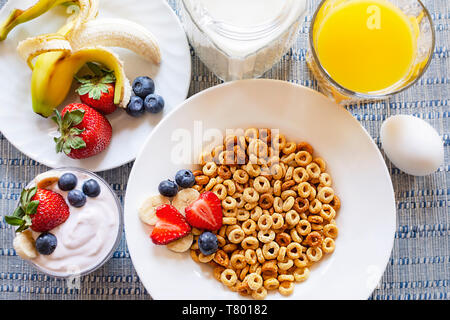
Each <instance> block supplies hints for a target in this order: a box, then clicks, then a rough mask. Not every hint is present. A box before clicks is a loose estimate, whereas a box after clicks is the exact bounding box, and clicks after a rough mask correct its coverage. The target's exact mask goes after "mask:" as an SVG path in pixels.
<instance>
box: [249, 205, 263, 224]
mask: <svg viewBox="0 0 450 320" xmlns="http://www.w3.org/2000/svg"><path fill="white" fill-rule="evenodd" d="M262 214H263V210H262V209H261V207H258V206H257V207H255V208H254V209H253V210H251V212H250V219H252V220H253V221H258V220H259V218H260V217H261V216H262Z"/></svg>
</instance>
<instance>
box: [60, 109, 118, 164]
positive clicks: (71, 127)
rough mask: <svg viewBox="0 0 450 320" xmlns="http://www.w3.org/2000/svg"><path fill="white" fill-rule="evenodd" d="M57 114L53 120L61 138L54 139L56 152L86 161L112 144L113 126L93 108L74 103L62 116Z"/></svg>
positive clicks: (63, 111)
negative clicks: (85, 159)
mask: <svg viewBox="0 0 450 320" xmlns="http://www.w3.org/2000/svg"><path fill="white" fill-rule="evenodd" d="M55 113H56V115H55V116H54V117H52V120H53V121H55V122H56V124H57V125H58V127H59V132H60V133H61V136H60V137H59V138H55V139H54V140H55V142H56V152H64V153H65V154H66V155H67V156H68V157H70V158H73V159H84V158H88V157H92V156H95V155H96V154H98V153H100V152H102V151H103V150H105V149H106V147H108V145H109V143H110V142H111V137H112V128H111V124H110V123H109V121H108V119H106V117H105V116H104V115H102V114H101V113H99V112H97V111H95V110H94V109H92V108H91V107H89V106H87V105H85V104H81V103H72V104H69V105H68V106H67V107H65V108H64V109H63V110H62V112H61V114H59V112H58V111H55Z"/></svg>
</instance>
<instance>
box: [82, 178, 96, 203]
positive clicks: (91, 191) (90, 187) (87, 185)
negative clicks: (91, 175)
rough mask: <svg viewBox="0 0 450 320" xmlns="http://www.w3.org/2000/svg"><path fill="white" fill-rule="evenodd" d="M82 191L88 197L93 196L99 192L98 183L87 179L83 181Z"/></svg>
mask: <svg viewBox="0 0 450 320" xmlns="http://www.w3.org/2000/svg"><path fill="white" fill-rule="evenodd" d="M82 189H83V193H84V194H85V195H87V196H88V197H91V198H95V197H97V196H98V195H99V194H100V185H99V184H98V182H97V181H96V180H94V179H89V180H87V181H86V182H84V183H83V187H82Z"/></svg>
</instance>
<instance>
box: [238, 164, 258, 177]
mask: <svg viewBox="0 0 450 320" xmlns="http://www.w3.org/2000/svg"><path fill="white" fill-rule="evenodd" d="M242 169H243V170H245V171H246V172H247V173H248V175H249V176H250V177H258V176H259V175H260V174H261V167H260V166H259V165H257V164H253V163H250V162H249V163H247V164H246V165H244V166H242Z"/></svg>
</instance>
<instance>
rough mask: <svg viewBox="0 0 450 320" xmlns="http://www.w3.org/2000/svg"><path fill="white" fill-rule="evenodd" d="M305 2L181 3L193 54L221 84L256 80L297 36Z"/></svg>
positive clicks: (201, 0) (215, 0) (208, 0)
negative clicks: (231, 81)
mask: <svg viewBox="0 0 450 320" xmlns="http://www.w3.org/2000/svg"><path fill="white" fill-rule="evenodd" d="M305 12H306V0H182V1H181V20H182V22H183V25H184V28H185V31H186V34H187V36H188V38H189V41H190V43H191V45H192V46H193V48H194V50H195V52H196V54H197V55H198V56H199V57H200V59H201V60H202V61H203V63H205V64H206V66H207V67H208V68H209V69H210V70H211V71H212V72H214V73H215V74H216V75H217V76H218V77H219V78H221V79H222V80H224V81H230V80H238V79H249V78H256V77H259V76H261V75H262V74H263V73H264V72H265V71H267V70H268V69H270V68H271V67H272V66H273V65H274V64H275V63H276V62H278V61H279V60H280V59H281V57H282V56H283V54H284V53H285V52H286V51H287V50H288V49H289V48H290V47H291V45H292V43H293V41H294V40H295V39H296V37H297V35H298V31H299V29H300V26H301V23H302V21H303V18H304V15H305Z"/></svg>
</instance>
